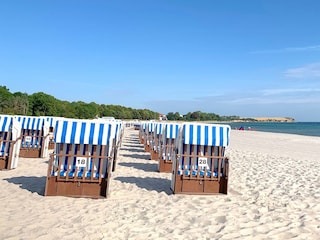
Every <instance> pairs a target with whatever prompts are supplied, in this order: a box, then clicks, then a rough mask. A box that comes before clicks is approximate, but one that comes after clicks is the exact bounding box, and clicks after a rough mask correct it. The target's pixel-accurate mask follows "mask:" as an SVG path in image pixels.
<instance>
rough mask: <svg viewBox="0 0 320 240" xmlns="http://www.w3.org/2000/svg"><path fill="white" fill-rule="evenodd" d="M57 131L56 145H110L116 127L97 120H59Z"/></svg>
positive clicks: (110, 123)
mask: <svg viewBox="0 0 320 240" xmlns="http://www.w3.org/2000/svg"><path fill="white" fill-rule="evenodd" d="M55 129H56V130H55V135H54V141H55V142H56V143H68V144H93V145H109V144H112V140H113V138H114V136H115V131H116V125H115V124H114V123H112V122H106V121H104V122H102V121H95V120H58V121H57V122H56V127H55Z"/></svg>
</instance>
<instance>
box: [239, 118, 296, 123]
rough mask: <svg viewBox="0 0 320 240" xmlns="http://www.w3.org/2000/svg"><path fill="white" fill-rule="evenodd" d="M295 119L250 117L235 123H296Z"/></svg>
mask: <svg viewBox="0 0 320 240" xmlns="http://www.w3.org/2000/svg"><path fill="white" fill-rule="evenodd" d="M294 121H295V119H294V118H290V117H250V118H240V119H237V120H234V122H294Z"/></svg>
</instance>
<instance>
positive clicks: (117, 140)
mask: <svg viewBox="0 0 320 240" xmlns="http://www.w3.org/2000/svg"><path fill="white" fill-rule="evenodd" d="M113 122H114V124H115V128H116V130H115V136H114V139H113V152H114V154H113V164H112V172H114V171H115V170H116V167H117V160H118V157H119V149H120V147H121V143H122V137H123V131H124V128H123V123H122V121H121V120H117V119H116V120H114V121H113Z"/></svg>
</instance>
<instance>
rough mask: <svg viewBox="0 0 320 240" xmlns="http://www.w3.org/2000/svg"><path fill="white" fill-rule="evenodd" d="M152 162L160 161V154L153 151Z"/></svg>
mask: <svg viewBox="0 0 320 240" xmlns="http://www.w3.org/2000/svg"><path fill="white" fill-rule="evenodd" d="M151 160H159V152H158V151H155V150H152V151H151Z"/></svg>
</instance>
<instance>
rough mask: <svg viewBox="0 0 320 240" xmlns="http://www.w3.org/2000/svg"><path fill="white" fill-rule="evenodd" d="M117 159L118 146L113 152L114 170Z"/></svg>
mask: <svg viewBox="0 0 320 240" xmlns="http://www.w3.org/2000/svg"><path fill="white" fill-rule="evenodd" d="M117 160H118V148H117V147H116V148H115V149H114V154H113V164H112V172H114V171H115V170H116V166H117Z"/></svg>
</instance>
